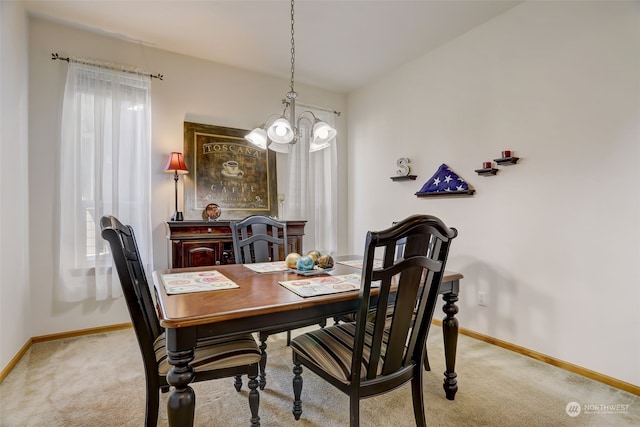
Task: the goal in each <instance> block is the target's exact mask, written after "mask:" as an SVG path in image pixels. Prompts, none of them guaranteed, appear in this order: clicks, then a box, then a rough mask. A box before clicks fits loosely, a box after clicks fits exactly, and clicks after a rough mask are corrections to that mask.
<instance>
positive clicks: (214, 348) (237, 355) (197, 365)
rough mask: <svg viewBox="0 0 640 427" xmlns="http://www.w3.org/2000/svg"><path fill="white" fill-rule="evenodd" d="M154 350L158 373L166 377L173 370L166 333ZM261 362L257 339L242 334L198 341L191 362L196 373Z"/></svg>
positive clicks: (157, 342)
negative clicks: (168, 358)
mask: <svg viewBox="0 0 640 427" xmlns="http://www.w3.org/2000/svg"><path fill="white" fill-rule="evenodd" d="M153 349H154V350H155V353H156V360H157V361H158V371H159V372H158V373H159V374H160V375H166V374H167V372H169V369H171V365H170V364H169V362H168V360H167V348H166V343H165V335H164V332H163V333H162V334H161V335H160V336H159V337H158V338H156V340H155V343H154V345H153ZM259 360H260V349H259V348H258V345H257V344H256V341H255V339H254V338H253V336H252V335H251V334H242V335H234V336H231V337H226V338H213V339H207V340H201V341H198V345H197V347H196V350H195V358H194V359H193V361H192V362H191V366H193V369H194V370H195V371H196V372H198V371H210V370H214V369H224V368H230V367H234V366H244V365H251V364H254V363H257V362H258V361H259Z"/></svg>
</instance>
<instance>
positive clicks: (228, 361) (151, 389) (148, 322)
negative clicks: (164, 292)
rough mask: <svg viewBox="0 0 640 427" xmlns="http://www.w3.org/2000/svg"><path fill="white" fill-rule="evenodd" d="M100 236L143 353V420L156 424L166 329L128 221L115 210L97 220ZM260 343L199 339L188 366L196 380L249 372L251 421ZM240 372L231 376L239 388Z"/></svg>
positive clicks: (244, 338) (245, 338) (246, 338)
mask: <svg viewBox="0 0 640 427" xmlns="http://www.w3.org/2000/svg"><path fill="white" fill-rule="evenodd" d="M100 226H101V229H102V237H103V238H104V239H105V240H106V241H107V242H108V243H109V246H110V248H111V254H112V256H113V261H114V264H115V267H116V271H117V272H118V277H119V279H120V284H121V285H122V291H123V293H124V297H125V300H126V302H127V308H128V309H129V315H130V317H131V322H132V323H133V328H134V330H135V333H136V337H137V339H138V345H139V347H140V351H141V353H142V360H143V364H144V372H145V378H146V392H147V404H146V412H145V426H146V427H155V426H156V425H157V422H158V406H159V402H160V399H159V391H160V390H161V391H163V392H167V391H169V384H168V383H167V380H166V375H167V373H168V372H169V370H170V369H171V365H170V364H169V362H168V360H167V351H166V347H165V333H164V329H163V328H162V327H161V326H160V322H159V320H158V317H157V315H156V310H155V306H154V302H153V299H152V297H151V292H150V290H149V284H148V281H147V277H146V275H145V272H144V268H143V264H142V261H141V259H140V253H139V251H138V246H137V244H136V239H135V235H134V232H133V229H132V228H131V226H128V225H123V224H122V223H121V222H120V221H119V220H118V219H116V218H115V217H113V216H103V217H102V219H101V221H100ZM259 361H260V349H259V348H258V345H257V344H256V341H255V340H254V338H253V336H252V335H251V334H242V335H235V336H230V337H226V338H215V339H207V340H201V341H199V342H198V344H197V347H196V349H195V358H194V360H193V361H192V362H191V366H193V369H194V371H195V378H194V380H193V381H194V382H197V381H205V380H213V379H218V378H227V377H237V376H238V375H244V374H246V375H248V377H249V389H250V391H249V408H250V411H251V421H250V422H251V425H252V426H259V425H260V417H259V416H258V407H259V404H260V396H259V393H258V390H257V389H258V380H257V377H258V362H259ZM241 384H242V383H241V382H240V384H238V378H236V381H235V382H234V386H235V388H236V390H237V391H240V386H241Z"/></svg>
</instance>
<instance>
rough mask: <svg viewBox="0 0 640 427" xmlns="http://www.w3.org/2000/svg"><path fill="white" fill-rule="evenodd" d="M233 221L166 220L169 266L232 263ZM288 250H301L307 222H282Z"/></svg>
mask: <svg viewBox="0 0 640 427" xmlns="http://www.w3.org/2000/svg"><path fill="white" fill-rule="evenodd" d="M232 222H233V221H168V222H167V239H169V241H170V242H171V268H184V267H203V266H207V265H220V264H233V263H234V259H235V258H234V254H233V239H232V238H231V225H230V224H231V223H232ZM285 222H286V224H287V240H288V246H289V247H288V250H289V252H298V253H302V236H304V226H305V224H306V223H307V221H285Z"/></svg>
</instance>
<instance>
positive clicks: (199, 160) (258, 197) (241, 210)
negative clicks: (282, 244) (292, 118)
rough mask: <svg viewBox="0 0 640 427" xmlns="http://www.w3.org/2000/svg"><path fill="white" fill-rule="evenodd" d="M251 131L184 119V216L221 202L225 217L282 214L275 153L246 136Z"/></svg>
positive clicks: (197, 214)
mask: <svg viewBox="0 0 640 427" xmlns="http://www.w3.org/2000/svg"><path fill="white" fill-rule="evenodd" d="M248 133H249V131H247V130H242V129H234V128H227V127H221V126H212V125H205V124H198V123H190V122H185V123H184V154H185V161H186V163H187V167H188V168H189V173H188V174H187V175H185V176H184V177H185V182H184V184H185V217H186V218H187V219H201V218H202V212H203V209H204V208H205V207H206V206H207V205H209V204H212V203H215V204H217V205H218V206H219V207H220V210H221V212H222V217H223V218H224V219H242V218H244V217H246V216H249V215H271V216H273V215H277V211H278V205H277V200H276V199H277V197H276V193H277V181H276V159H275V154H274V153H271V152H269V150H263V149H260V148H257V147H256V146H254V145H253V144H251V143H249V142H248V141H246V140H245V139H244V136H245V135H246V134H248Z"/></svg>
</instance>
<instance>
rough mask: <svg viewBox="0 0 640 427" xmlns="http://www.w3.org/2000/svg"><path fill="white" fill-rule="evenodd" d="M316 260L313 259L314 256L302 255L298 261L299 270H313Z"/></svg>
mask: <svg viewBox="0 0 640 427" xmlns="http://www.w3.org/2000/svg"><path fill="white" fill-rule="evenodd" d="M315 264H316V263H315V262H314V261H313V258H311V257H310V256H306V255H305V256H301V257H300V258H299V259H298V263H297V267H298V270H300V271H308V270H313V267H314V266H315Z"/></svg>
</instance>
